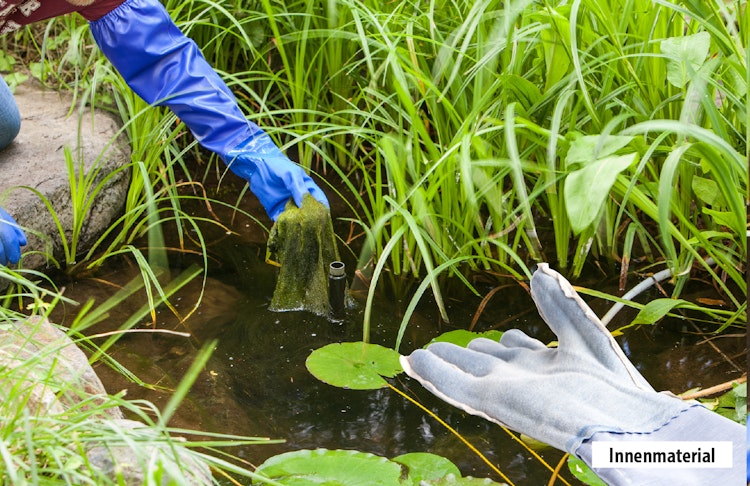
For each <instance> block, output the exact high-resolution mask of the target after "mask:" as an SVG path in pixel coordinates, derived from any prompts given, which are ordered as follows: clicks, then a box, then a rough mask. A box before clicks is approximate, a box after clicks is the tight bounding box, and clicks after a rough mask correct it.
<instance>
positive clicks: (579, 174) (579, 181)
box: [565, 153, 637, 235]
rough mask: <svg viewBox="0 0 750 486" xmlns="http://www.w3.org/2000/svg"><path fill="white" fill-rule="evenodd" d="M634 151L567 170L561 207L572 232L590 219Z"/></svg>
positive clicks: (599, 208)
mask: <svg viewBox="0 0 750 486" xmlns="http://www.w3.org/2000/svg"><path fill="white" fill-rule="evenodd" d="M636 155H637V154H635V153H631V154H627V155H620V156H611V157H606V158H604V159H601V160H597V161H596V162H593V163H591V164H589V165H587V166H585V167H583V168H582V169H579V170H576V171H574V172H571V173H570V174H568V176H567V177H566V178H565V209H566V211H567V213H568V220H569V221H570V228H571V229H572V230H573V233H574V234H576V235H577V234H579V233H581V232H582V231H583V230H585V229H586V228H588V227H589V226H591V225H592V224H593V223H594V221H595V220H596V218H597V216H598V215H599V214H600V211H601V209H602V206H603V205H604V203H605V202H606V199H607V196H608V195H609V193H610V190H611V189H612V186H613V185H614V183H615V180H616V178H617V175H618V174H619V173H620V172H622V171H624V170H625V169H627V168H628V167H630V165H631V164H632V163H633V162H634V161H635V159H636Z"/></svg>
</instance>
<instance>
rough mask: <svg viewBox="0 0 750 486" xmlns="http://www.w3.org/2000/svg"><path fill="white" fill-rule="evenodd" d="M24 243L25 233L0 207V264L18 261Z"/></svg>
mask: <svg viewBox="0 0 750 486" xmlns="http://www.w3.org/2000/svg"><path fill="white" fill-rule="evenodd" d="M25 244H26V235H25V234H24V233H23V230H22V229H21V228H20V226H18V223H16V220H15V219H13V218H12V217H11V215H10V214H8V213H7V212H6V211H5V210H4V209H3V208H0V265H7V264H8V263H18V260H20V259H21V247H22V246H23V245H25Z"/></svg>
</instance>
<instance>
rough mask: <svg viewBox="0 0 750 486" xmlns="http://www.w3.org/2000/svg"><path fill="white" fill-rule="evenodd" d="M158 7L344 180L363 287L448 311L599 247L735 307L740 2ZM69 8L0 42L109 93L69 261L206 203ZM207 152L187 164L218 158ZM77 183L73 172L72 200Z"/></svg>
mask: <svg viewBox="0 0 750 486" xmlns="http://www.w3.org/2000/svg"><path fill="white" fill-rule="evenodd" d="M167 7H168V8H169V9H170V11H171V12H172V13H173V16H174V17H175V19H176V21H177V23H178V24H180V25H181V26H182V27H183V28H184V29H185V31H186V32H188V34H189V35H191V36H192V37H193V38H194V39H196V41H197V42H198V43H199V45H200V46H201V47H202V48H203V50H204V52H205V53H206V56H207V57H208V59H209V60H210V61H211V62H212V63H213V65H214V66H215V67H216V68H217V70H218V71H219V72H221V73H222V74H223V75H224V76H225V79H227V82H228V84H229V85H230V86H231V87H232V89H233V90H234V91H235V93H236V94H237V97H238V100H239V102H240V104H241V106H242V108H243V109H244V110H245V112H246V113H247V114H248V115H249V117H250V118H251V119H252V120H254V121H256V122H257V123H258V124H260V125H261V126H262V127H264V128H265V129H266V130H267V131H268V132H269V133H270V134H271V136H272V137H273V138H274V139H275V140H276V141H277V142H278V143H279V144H280V145H281V146H282V147H283V148H284V149H286V150H289V151H290V153H293V154H295V156H296V157H297V160H299V162H300V163H301V164H302V165H303V166H305V167H308V168H311V169H312V170H315V171H317V172H318V173H319V174H321V175H323V176H324V178H328V179H329V180H330V181H331V183H332V184H333V183H334V182H335V181H337V180H341V181H343V184H344V187H346V189H347V192H349V193H351V194H353V195H354V198H353V199H352V200H349V201H347V203H348V204H349V205H350V209H351V212H352V214H354V217H353V218H352V219H351V224H353V225H355V226H357V227H359V228H360V229H361V231H359V232H358V233H359V234H360V239H359V240H356V241H354V242H352V243H353V245H354V246H353V248H357V249H358V250H357V254H358V257H359V265H358V266H359V268H360V269H361V270H363V272H364V274H365V275H367V276H370V277H374V279H373V280H372V286H371V292H372V293H374V292H375V291H376V289H382V290H387V289H391V291H392V292H395V293H396V294H397V295H400V296H402V297H404V296H408V295H413V294H411V293H412V292H413V291H414V290H415V289H416V287H417V286H418V283H419V282H420V281H422V279H426V281H427V282H429V287H430V289H431V293H432V295H433V300H434V301H435V302H436V304H437V306H438V308H439V309H440V310H441V313H442V315H443V318H444V319H448V317H449V316H447V315H446V313H445V311H444V310H443V309H444V303H443V293H444V292H445V290H446V289H455V288H456V283H458V284H459V286H462V287H465V288H467V289H468V290H470V291H472V290H473V289H472V288H471V286H470V285H469V284H468V281H469V280H468V277H469V276H471V275H473V274H476V273H485V272H486V273H490V274H493V275H494V274H500V275H508V276H512V277H513V278H516V279H521V278H525V277H528V275H529V271H528V268H527V265H529V264H530V263H533V262H535V261H540V260H545V261H549V262H551V263H552V264H553V265H554V266H555V267H556V268H558V269H559V270H561V271H563V272H564V273H566V274H567V275H568V276H570V277H571V278H573V279H575V278H577V277H578V276H579V275H581V273H582V272H583V271H584V268H585V266H586V265H587V264H596V265H597V266H598V267H599V268H601V269H603V270H604V271H605V272H607V273H610V274H611V275H613V276H615V275H616V274H617V273H620V274H621V275H620V277H621V280H622V281H623V282H625V281H626V279H627V275H628V273H630V272H632V271H634V270H635V271H646V270H652V269H655V268H656V269H661V268H669V269H671V270H672V271H673V273H674V275H675V282H674V283H675V286H674V290H673V296H674V297H678V296H680V295H681V291H682V289H683V288H684V286H685V284H686V282H687V280H688V279H689V278H690V270H691V268H695V269H697V270H698V271H699V272H700V273H701V275H705V276H707V277H708V278H709V279H710V280H712V281H713V282H714V284H715V285H716V286H717V287H718V288H719V289H720V292H721V294H722V296H723V298H724V299H725V300H726V301H727V303H728V305H730V306H731V307H732V308H733V309H734V310H736V311H737V314H736V318H737V319H741V318H742V317H743V316H745V315H746V310H745V303H744V302H745V301H746V299H745V297H744V296H745V294H746V290H747V289H746V282H745V279H744V278H742V274H743V271H744V267H745V261H746V258H747V253H746V245H745V241H744V240H745V233H746V217H745V214H746V212H745V211H744V210H743V207H744V205H743V199H744V200H746V199H747V198H748V188H747V170H746V163H747V159H748V154H749V152H748V147H747V139H748V133H749V132H750V128H748V126H749V125H750V124H749V123H748V117H750V114H749V113H750V110H749V109H748V103H749V102H748V96H747V92H748V85H750V75H749V74H748V56H749V54H748V52H747V45H748V39H747V35H748V34H747V32H748V30H749V29H748V28H747V27H748V23H749V21H748V18H747V13H746V9H747V6H746V2H744V1H742V0H735V1H728V2H722V1H716V0H714V1H710V2H698V1H687V2H684V3H680V4H677V3H673V2H670V1H666V0H660V1H658V2H651V1H647V0H629V1H626V2H606V1H603V0H576V1H572V2H557V3H555V2H551V1H549V0H545V1H541V2H532V1H530V0H518V1H515V2H511V3H508V2H501V1H499V0H483V1H480V2H438V1H433V2H429V3H427V4H422V3H414V2H409V1H401V2H396V3H390V4H388V5H386V6H383V5H381V4H379V3H377V2H367V1H351V0H350V1H333V0H332V1H329V2H324V3H320V2H307V1H296V2H291V3H290V2H273V1H270V0H265V1H262V2H259V3H257V4H254V5H253V6H246V5H242V4H240V3H239V2H236V1H229V0H226V1H206V0H194V1H189V2H168V3H167ZM82 24H83V23H82V22H81V21H80V20H75V19H71V18H68V19H65V20H56V21H53V22H50V23H49V24H47V28H46V29H45V31H44V36H43V38H41V39H40V38H39V37H38V36H37V37H34V36H30V35H28V34H16V35H15V37H14V38H13V40H12V42H14V43H15V44H14V47H15V48H16V49H17V46H18V45H19V44H20V45H22V46H25V47H26V51H32V52H33V50H34V48H36V49H38V50H39V51H40V52H41V54H42V57H43V58H44V59H45V63H47V64H44V66H46V67H45V68H41V67H39V68H37V71H39V70H40V71H41V72H44V73H46V74H47V77H48V78H51V79H54V80H55V82H56V83H57V84H58V85H60V86H62V87H65V88H69V89H72V90H73V91H74V92H76V93H79V95H78V96H79V97H81V98H84V99H86V100H90V101H93V102H95V104H98V105H103V106H108V107H109V108H110V109H114V110H116V112H117V113H118V114H119V115H120V116H121V117H122V118H123V119H124V120H125V121H126V125H125V131H126V132H127V134H128V136H129V137H130V139H131V140H133V141H134V152H133V166H132V167H130V170H132V171H133V174H134V178H133V181H134V182H133V185H132V187H131V190H130V193H129V196H128V202H127V208H126V211H125V214H124V216H123V217H122V219H121V220H119V221H118V223H117V225H113V228H116V229H113V230H112V232H111V233H109V234H108V239H107V241H108V244H107V246H106V247H105V246H104V245H103V242H102V244H100V245H96V246H95V249H94V250H93V251H92V252H89V254H88V255H87V256H86V258H84V259H83V260H86V261H88V262H92V263H89V265H91V264H93V265H96V264H98V263H101V261H102V258H106V256H107V255H111V254H113V253H117V252H119V251H121V249H122V248H123V247H124V246H127V245H130V244H132V242H133V241H135V240H136V239H137V238H138V237H140V236H143V235H144V234H146V233H148V230H149V229H150V230H158V229H159V228H161V227H162V226H163V225H165V224H168V225H169V227H170V228H175V229H176V231H177V234H178V239H179V241H180V245H179V246H180V249H184V248H185V244H184V241H185V234H186V232H187V231H188V230H189V229H195V228H196V226H197V225H198V224H199V223H201V222H202V221H200V222H199V221H195V220H193V219H191V218H190V217H189V216H187V215H186V214H184V212H183V211H182V210H181V200H184V199H182V198H183V196H180V194H179V190H180V187H181V186H180V184H181V183H179V182H178V180H179V176H177V175H175V174H180V175H184V174H185V172H186V168H185V166H184V164H183V160H184V159H185V157H186V155H187V154H191V155H197V156H198V157H199V158H200V159H201V160H202V159H203V158H204V156H205V153H203V152H200V151H198V152H196V151H195V150H194V144H191V142H190V139H189V138H186V137H185V135H184V127H183V126H182V125H180V124H178V123H177V120H176V119H174V117H173V115H171V114H170V113H168V112H166V111H164V110H163V109H151V108H149V107H147V106H145V105H144V104H143V103H142V102H141V101H140V100H138V99H137V98H136V97H135V96H134V95H133V94H132V93H130V92H129V90H128V89H127V88H126V87H125V85H124V84H123V83H122V81H121V80H119V78H118V77H117V76H116V74H114V73H113V72H112V70H111V68H109V67H108V65H107V63H106V61H104V60H103V59H101V57H99V56H98V55H97V53H96V50H95V49H92V47H91V42H90V40H89V39H87V37H86V30H85V26H84V25H82ZM24 35H26V37H24ZM6 42H7V41H6ZM37 46H45V47H43V48H42V47H37ZM32 67H33V66H32ZM108 86H111V87H112V88H109V87H108ZM156 147H158V150H154V149H155V148H156ZM211 160H212V163H209V164H208V165H206V169H205V170H206V173H205V174H204V176H203V177H201V175H200V174H189V180H188V181H187V182H186V183H184V184H190V185H196V186H198V185H199V184H200V183H201V181H204V180H205V175H206V174H208V171H210V170H213V169H212V168H211V167H215V168H216V170H219V171H220V172H224V171H225V170H226V169H225V168H224V167H223V166H222V165H221V164H220V163H219V162H218V160H217V159H216V158H215V157H213V158H212V159H211ZM213 164H218V165H213ZM85 185H86V184H85V181H82V182H81V183H78V184H76V185H75V187H78V188H82V189H87V188H86V187H85ZM151 187H153V188H154V189H153V190H151V189H150V188H151ZM336 187H339V186H338V184H336ZM591 188H595V190H590V189H591ZM95 190H96V188H94V187H89V188H88V192H86V191H83V192H81V204H80V205H79V208H80V211H81V215H82V216H85V209H86V204H85V201H86V200H87V199H86V197H89V196H90V195H92V193H93V192H95ZM199 192H200V191H199ZM84 194H86V195H87V196H86V197H84ZM229 203H230V204H237V203H238V201H235V202H234V203H232V202H231V201H229ZM334 216H336V215H334ZM78 220H79V221H80V220H81V218H78ZM198 234H200V232H198ZM151 235H152V239H151V241H150V247H151V249H150V252H151V253H155V252H156V251H157V249H158V248H160V246H161V245H160V240H159V237H158V231H152V232H151ZM113 236H114V237H113ZM197 243H198V244H199V246H201V247H202V246H203V245H202V243H203V242H201V241H198V242H197ZM187 246H190V244H189V242H188V245H187ZM74 249H75V241H71V242H70V248H69V249H68V253H70V255H67V256H66V259H68V260H73V259H74V255H73V254H74V253H75V252H74V251H73V250H74ZM153 258H156V256H155V255H154V256H153ZM159 258H161V259H162V260H163V259H164V255H162V256H161V257H159ZM707 259H710V260H709V261H711V262H713V263H715V265H714V266H712V267H710V266H709V265H707V264H706V263H705V260H707ZM80 260H81V258H78V261H80ZM448 262H451V263H448ZM446 263H447V264H446ZM68 264H69V262H68ZM377 268H380V271H377V272H376V271H375V270H376V269H377ZM437 269H440V270H439V271H438V270H437ZM370 298H372V296H371V297H370ZM717 324H718V325H719V326H720V325H721V323H717Z"/></svg>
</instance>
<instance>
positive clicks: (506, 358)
mask: <svg viewBox="0 0 750 486" xmlns="http://www.w3.org/2000/svg"><path fill="white" fill-rule="evenodd" d="M531 297H532V299H534V302H535V303H536V306H537V309H538V310H539V313H540V314H541V316H542V318H543V319H544V320H545V322H546V323H547V324H548V325H549V326H550V328H551V329H552V330H553V331H554V332H555V334H556V335H557V337H558V342H559V344H558V347H557V348H548V347H547V346H545V345H544V344H542V343H541V342H540V341H538V340H536V339H533V338H530V337H528V336H527V335H525V334H524V333H523V332H521V331H518V330H510V331H507V332H505V333H504V334H503V336H502V338H501V339H500V342H499V343H498V342H495V341H492V340H489V339H483V338H480V339H475V340H474V341H472V342H471V343H469V346H468V348H462V347H460V346H456V345H453V344H449V343H435V344H432V345H431V346H429V347H428V348H427V349H426V350H423V349H420V350H416V351H414V352H413V353H412V354H411V355H410V356H409V357H401V364H402V365H403V367H404V370H405V371H406V373H407V374H408V375H409V376H411V377H412V378H415V379H416V380H418V381H419V382H420V383H421V384H422V385H423V386H424V387H425V388H427V389H428V390H430V391H431V392H432V393H434V394H435V395H437V396H438V397H439V398H441V399H443V400H445V401H446V402H448V403H450V404H452V405H454V406H456V407H459V408H461V409H463V410H464V411H466V412H468V413H471V414H473V415H478V416H480V417H484V418H485V419H487V420H491V421H493V422H496V423H499V424H502V425H505V426H507V427H508V428H510V429H512V430H515V431H516V432H521V433H524V434H526V435H528V436H530V437H533V438H534V439H537V440H539V441H542V442H545V443H547V444H549V445H551V446H553V447H556V448H558V449H561V450H565V451H567V452H570V453H571V454H576V450H577V449H578V448H579V446H580V445H581V443H582V442H583V441H584V440H586V439H588V438H590V437H591V436H592V435H594V434H595V433H598V432H602V431H605V432H606V431H608V432H644V433H648V432H653V431H654V430H656V429H658V428H659V427H661V426H662V425H664V424H665V423H667V422H668V421H669V420H670V419H672V418H674V417H676V416H677V415H679V414H681V413H682V412H683V411H685V410H687V409H688V408H690V407H692V406H700V405H698V404H697V402H684V401H682V400H680V399H679V398H676V397H674V396H669V395H667V394H663V393H657V392H656V391H654V389H653V388H652V387H651V386H650V385H649V384H648V383H647V382H646V380H645V379H644V378H643V377H642V376H641V374H640V373H639V372H638V371H637V370H636V369H635V367H634V366H633V365H632V364H631V363H630V361H629V360H628V359H627V357H626V356H625V355H624V353H623V352H622V350H621V349H620V347H619V346H618V345H617V343H616V342H615V340H614V339H613V338H612V335H611V334H610V333H609V331H607V329H606V328H605V327H604V325H603V324H602V323H601V321H599V319H598V318H597V317H596V315H594V313H593V311H592V310H591V309H590V308H589V307H588V306H587V305H586V303H585V302H584V301H583V300H582V299H581V298H580V297H579V296H578V294H576V292H575V290H574V289H573V288H572V287H571V285H570V283H569V282H568V281H567V280H565V278H563V277H562V276H561V275H560V274H558V273H557V272H555V271H553V270H551V269H550V268H549V266H548V265H547V264H545V263H543V264H540V265H539V266H538V268H537V270H536V271H535V272H534V275H533V277H532V279H531Z"/></svg>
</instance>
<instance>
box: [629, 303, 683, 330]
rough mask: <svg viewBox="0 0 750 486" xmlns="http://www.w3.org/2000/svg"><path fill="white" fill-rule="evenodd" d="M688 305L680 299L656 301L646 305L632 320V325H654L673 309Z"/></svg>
mask: <svg viewBox="0 0 750 486" xmlns="http://www.w3.org/2000/svg"><path fill="white" fill-rule="evenodd" d="M686 304H690V303H689V302H688V301H686V300H682V299H656V300H652V301H651V302H649V303H648V304H646V305H645V306H644V307H643V309H641V310H640V312H638V315H637V316H635V319H633V322H632V324H633V325H635V324H654V323H655V322H656V321H658V320H659V319H661V318H662V317H664V316H666V315H667V314H668V313H669V312H670V311H671V310H672V309H674V308H675V307H680V306H683V305H686Z"/></svg>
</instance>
